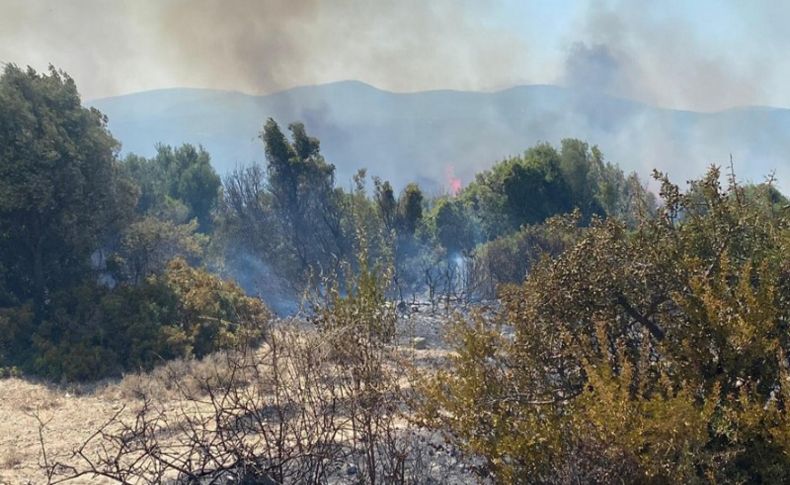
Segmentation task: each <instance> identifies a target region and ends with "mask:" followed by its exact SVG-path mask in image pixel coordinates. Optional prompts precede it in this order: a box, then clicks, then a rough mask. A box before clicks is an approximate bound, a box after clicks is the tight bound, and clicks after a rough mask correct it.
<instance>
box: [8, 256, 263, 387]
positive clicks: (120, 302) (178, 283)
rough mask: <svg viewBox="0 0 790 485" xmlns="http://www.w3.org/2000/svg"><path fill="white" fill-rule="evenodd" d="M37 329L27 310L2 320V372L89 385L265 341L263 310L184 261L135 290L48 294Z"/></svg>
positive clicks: (92, 287)
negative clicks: (48, 307) (49, 308)
mask: <svg viewBox="0 0 790 485" xmlns="http://www.w3.org/2000/svg"><path fill="white" fill-rule="evenodd" d="M53 300H54V301H53V307H54V308H56V309H57V310H56V311H54V312H53V314H52V315H51V316H49V317H48V318H47V319H46V320H45V321H44V322H42V324H41V325H39V326H34V325H32V323H31V316H30V313H29V312H26V310H25V308H24V307H22V308H19V309H16V310H15V311H12V312H6V313H4V314H3V315H2V317H0V333H2V334H3V338H2V339H1V340H0V343H2V344H4V345H2V346H0V349H3V348H5V349H12V350H13V351H12V352H6V353H3V352H2V351H1V350H0V359H2V360H0V364H1V365H7V364H11V365H20V366H22V367H23V368H25V369H26V370H29V371H32V372H35V373H37V374H40V375H45V376H47V377H50V378H54V379H65V380H93V379H97V378H100V377H104V376H108V375H118V374H120V373H121V372H123V371H128V370H135V369H150V368H151V367H152V366H153V365H155V364H157V363H158V362H160V361H162V360H167V359H173V358H176V357H187V356H194V357H197V358H201V357H203V356H205V355H207V354H208V353H210V352H212V351H215V350H218V349H223V348H230V347H234V346H236V345H237V344H238V343H239V342H241V341H254V340H255V339H258V338H260V337H261V336H263V332H264V331H265V329H266V326H267V322H268V320H269V318H270V314H269V312H268V310H267V309H266V308H265V307H264V306H263V304H262V303H261V302H260V301H259V300H257V299H254V298H249V297H247V296H245V295H244V293H243V292H242V291H241V289H240V288H238V287H237V286H236V285H235V284H233V283H231V282H228V281H223V280H221V279H219V278H218V277H216V276H213V275H211V274H209V273H207V272H205V271H204V270H200V269H196V268H192V267H190V266H188V265H187V264H186V263H185V262H184V261H183V260H179V259H176V260H173V261H171V262H170V263H169V264H168V266H167V269H166V270H165V271H164V273H163V274H161V275H159V276H151V277H149V278H147V279H146V280H144V281H143V282H142V283H141V284H138V285H124V286H121V287H118V288H115V289H113V290H110V289H109V288H106V287H102V286H98V285H96V284H92V283H84V284H82V285H81V286H79V287H76V288H72V289H70V290H68V291H65V290H64V291H61V292H58V293H57V294H55V295H53Z"/></svg>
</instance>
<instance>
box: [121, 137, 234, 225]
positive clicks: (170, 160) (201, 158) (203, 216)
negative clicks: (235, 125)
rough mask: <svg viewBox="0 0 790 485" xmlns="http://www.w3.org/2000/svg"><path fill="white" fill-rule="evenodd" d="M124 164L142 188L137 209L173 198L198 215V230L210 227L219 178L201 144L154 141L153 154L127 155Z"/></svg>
mask: <svg viewBox="0 0 790 485" xmlns="http://www.w3.org/2000/svg"><path fill="white" fill-rule="evenodd" d="M124 168H125V170H126V171H127V173H128V174H129V175H130V177H131V178H132V179H133V180H134V181H135V183H137V184H138V185H139V186H140V188H141V196H140V201H139V205H138V209H139V210H140V212H142V213H148V212H151V211H156V210H161V208H162V206H166V205H168V204H171V202H170V201H169V199H173V200H176V201H179V202H180V203H182V204H184V206H186V208H187V209H188V217H189V218H196V219H197V221H198V225H199V228H200V231H201V232H208V231H209V230H210V229H211V226H212V211H213V210H214V209H215V208H216V206H217V203H218V201H219V189H220V187H221V185H222V182H221V180H220V178H219V176H218V175H217V173H216V172H215V171H214V169H213V168H212V167H211V158H210V156H209V154H208V152H206V150H204V149H203V147H198V148H195V147H194V146H192V145H189V144H184V145H182V146H180V147H177V148H173V147H171V146H169V145H157V147H156V156H155V157H153V158H151V159H146V158H143V157H139V156H137V155H129V156H127V157H126V159H125V160H124Z"/></svg>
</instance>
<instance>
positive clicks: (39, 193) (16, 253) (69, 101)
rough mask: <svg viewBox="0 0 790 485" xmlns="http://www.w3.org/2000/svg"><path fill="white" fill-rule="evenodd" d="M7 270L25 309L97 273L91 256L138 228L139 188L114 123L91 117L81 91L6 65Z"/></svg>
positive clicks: (0, 138)
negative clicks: (122, 163)
mask: <svg viewBox="0 0 790 485" xmlns="http://www.w3.org/2000/svg"><path fill="white" fill-rule="evenodd" d="M0 147H2V148H0V261H1V263H0V265H2V267H3V268H4V270H5V274H4V275H3V277H4V280H5V287H6V288H7V289H8V291H9V292H10V293H12V294H13V297H14V299H15V300H17V301H20V302H24V301H26V300H28V299H32V300H33V302H34V308H35V311H36V315H37V319H39V320H41V319H42V318H43V317H44V313H45V310H46V306H47V301H48V297H47V295H48V294H49V293H50V292H52V291H54V290H56V289H59V288H63V287H67V286H69V285H72V284H74V283H75V281H77V280H79V279H80V278H82V277H83V276H85V275H86V273H88V272H89V271H90V270H91V261H90V259H91V254H92V253H94V252H95V251H97V250H98V249H100V248H101V247H102V246H103V245H104V244H106V243H107V242H108V239H109V238H110V237H112V235H113V233H115V232H117V229H118V228H119V227H121V226H122V225H123V224H124V221H126V220H128V217H129V215H130V209H131V207H133V205H134V203H135V197H136V194H135V191H134V189H133V186H132V185H131V184H130V183H128V181H126V180H124V179H123V178H122V177H121V176H120V171H119V166H118V163H117V161H116V152H117V150H118V143H117V142H116V141H115V139H113V137H112V136H111V135H110V133H109V132H108V131H107V119H106V118H105V117H104V116H103V115H102V114H101V113H99V112H98V111H96V110H95V109H86V108H83V107H82V104H81V101H80V97H79V94H78V92H77V88H76V86H75V84H74V81H73V80H72V79H71V78H70V77H69V76H68V75H67V74H65V73H63V72H60V71H57V70H55V69H54V68H52V67H51V68H50V70H49V72H48V73H47V74H39V73H37V72H36V71H34V70H33V69H31V68H28V69H27V70H22V69H20V68H18V67H16V66H14V65H12V64H9V65H6V67H5V69H4V71H3V75H2V77H1V78H0Z"/></svg>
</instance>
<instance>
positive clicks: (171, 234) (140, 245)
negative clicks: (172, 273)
mask: <svg viewBox="0 0 790 485" xmlns="http://www.w3.org/2000/svg"><path fill="white" fill-rule="evenodd" d="M197 228H198V223H197V219H193V220H192V221H191V222H189V223H187V224H175V223H173V222H171V221H168V220H161V219H158V218H156V217H152V216H145V217H143V218H141V219H139V220H137V221H135V222H133V223H132V224H130V225H129V227H127V228H126V229H125V230H124V231H123V233H122V236H121V244H120V247H119V249H118V251H117V252H116V253H115V254H113V255H112V257H111V260H110V264H109V269H110V271H111V273H112V274H113V275H114V276H115V277H117V278H118V279H119V280H120V281H130V282H132V283H135V284H137V283H141V282H142V281H143V280H144V279H145V278H147V277H148V276H150V275H152V274H156V273H159V272H161V271H163V270H164V268H165V266H166V264H167V262H168V261H170V260H172V259H173V258H175V257H176V256H180V257H184V258H191V259H193V260H195V259H197V258H199V257H200V256H201V255H202V253H203V248H204V247H205V245H206V239H207V237H206V236H204V235H202V234H197V233H196V231H197Z"/></svg>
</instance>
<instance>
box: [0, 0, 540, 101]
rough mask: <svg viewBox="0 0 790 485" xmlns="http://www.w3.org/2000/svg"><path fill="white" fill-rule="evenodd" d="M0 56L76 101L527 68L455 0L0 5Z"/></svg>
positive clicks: (415, 80) (434, 80) (508, 37)
mask: <svg viewBox="0 0 790 485" xmlns="http://www.w3.org/2000/svg"><path fill="white" fill-rule="evenodd" d="M0 3H2V5H0V60H2V61H6V62H17V63H19V64H23V65H24V64H32V65H35V66H36V67H39V68H42V67H46V65H47V64H48V63H50V62H52V63H54V64H56V65H57V66H58V67H61V68H63V69H65V70H67V71H68V72H70V73H72V75H73V76H74V77H75V79H76V81H77V83H78V85H79V86H80V88H81V90H82V91H83V94H84V95H85V96H86V97H87V98H95V97H101V96H107V95H114V94H120V93H119V91H120V92H129V91H140V90H144V89H154V88H160V87H164V86H168V87H169V86H174V85H176V86H190V87H203V88H219V89H231V90H238V91H242V92H247V93H253V94H261V93H269V92H273V91H277V90H280V89H284V88H290V87H294V86H301V85H309V84H316V83H325V82H330V81H338V80H346V79H359V80H363V81H365V82H368V83H371V84H374V85H376V86H379V87H383V88H386V89H390V90H395V91H401V90H403V91H416V90H424V89H435V88H437V87H441V88H455V89H475V90H477V89H486V88H489V87H491V86H505V85H511V84H513V80H514V79H516V80H523V79H524V78H525V77H527V76H528V75H529V74H530V73H532V72H535V71H534V66H531V65H530V62H528V61H529V60H530V59H529V57H528V55H527V54H528V53H529V49H528V48H527V45H526V41H525V40H524V39H523V38H522V37H520V36H516V35H514V34H513V33H512V32H508V31H504V30H502V29H501V28H497V27H496V26H491V25H488V24H487V23H485V22H481V21H480V16H479V15H478V14H479V13H480V11H481V10H482V9H485V10H490V9H492V8H495V6H494V5H493V4H491V5H486V4H483V3H476V2H466V1H463V2H458V1H455V0H432V1H431V2H425V1H423V0H380V1H375V2H371V1H368V0H337V1H320V0H222V1H217V0H162V1H138V0H134V1H132V0H126V1H116V2H105V1H101V0H75V1H73V2H71V1H70V2H50V1H46V0H3V1H2V2H0Z"/></svg>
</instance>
